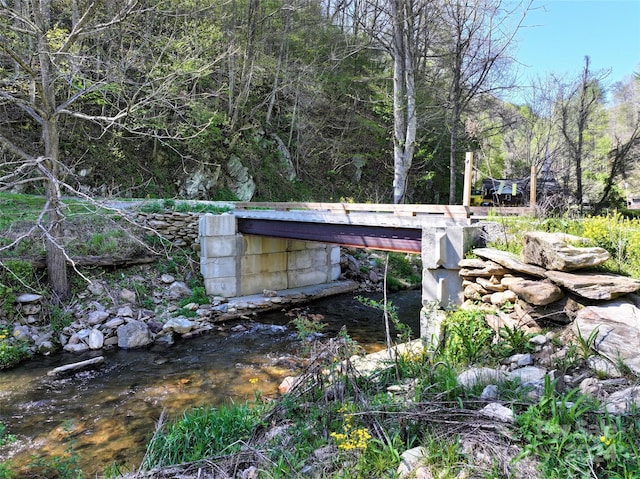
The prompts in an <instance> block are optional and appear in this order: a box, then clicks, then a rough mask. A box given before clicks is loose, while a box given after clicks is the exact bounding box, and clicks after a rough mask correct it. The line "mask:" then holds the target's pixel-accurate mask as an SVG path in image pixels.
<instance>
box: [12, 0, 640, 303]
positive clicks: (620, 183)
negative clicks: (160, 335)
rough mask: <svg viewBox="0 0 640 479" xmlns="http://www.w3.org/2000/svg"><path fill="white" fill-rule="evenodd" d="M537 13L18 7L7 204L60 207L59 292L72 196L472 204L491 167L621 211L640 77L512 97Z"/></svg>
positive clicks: (549, 84)
mask: <svg viewBox="0 0 640 479" xmlns="http://www.w3.org/2000/svg"><path fill="white" fill-rule="evenodd" d="M529 8H531V3H530V2H527V1H524V2H513V1H509V2H507V1H501V0H477V1H462V0H457V1H452V0H141V1H137V0H117V1H113V2H100V1H90V0H40V1H35V0H34V1H28V0H14V1H7V0H4V1H0V145H2V150H1V151H0V155H1V156H0V189H2V190H9V191H13V192H23V193H43V194H45V195H46V198H47V206H46V208H45V212H44V213H43V216H42V218H41V219H42V220H43V224H44V225H45V226H44V227H43V228H42V230H43V231H44V234H45V237H46V240H47V252H48V255H47V257H48V269H49V272H50V276H55V275H51V272H52V271H60V270H64V269H65V268H64V262H65V257H64V254H63V253H64V251H63V243H64V241H63V238H64V234H63V228H64V221H63V220H64V211H63V206H62V204H61V201H60V200H61V198H62V197H63V196H64V195H70V196H84V197H86V198H106V197H114V196H115V197H120V198H126V197H149V198H168V197H171V198H175V197H180V198H189V199H206V200H244V201H248V200H266V201H292V200H299V201H356V202H374V203H387V202H394V203H403V202H407V203H450V204H454V203H457V202H460V198H461V196H462V192H461V188H460V185H461V183H462V174H461V173H462V170H463V168H462V165H463V159H464V152H466V151H469V150H473V151H475V152H476V158H477V160H476V161H477V162H476V167H477V169H476V171H475V177H476V180H477V181H481V180H482V179H483V178H505V177H511V178H524V177H528V176H529V174H530V172H531V168H532V166H533V167H535V169H536V171H537V172H538V174H539V175H541V176H542V177H543V178H553V179H554V180H556V181H557V182H558V184H559V185H560V188H561V191H562V194H563V201H562V202H563V206H569V205H570V204H575V205H577V206H578V207H579V208H582V206H583V205H590V206H592V207H595V209H601V208H604V207H610V206H622V205H624V202H625V200H628V199H629V197H630V196H632V195H633V194H636V193H640V169H639V168H638V158H639V157H638V135H639V131H640V95H639V87H640V79H639V78H638V75H635V76H634V77H630V78H629V79H628V80H626V81H623V82H618V83H616V84H613V85H610V84H607V72H606V71H593V70H592V69H591V67H590V61H589V57H585V59H584V67H583V69H582V71H581V72H580V73H579V74H578V75H576V77H575V78H560V77H557V76H553V75H550V76H548V77H546V78H540V79H538V80H537V81H536V84H535V85H532V86H531V87H530V88H529V89H528V90H527V91H526V92H524V93H523V94H522V95H521V96H520V97H521V98H522V102H521V104H513V103H509V102H505V101H503V100H501V98H502V97H507V95H506V94H507V93H511V97H513V95H512V93H513V89H514V88H516V79H515V77H514V74H513V69H512V67H513V65H514V62H516V59H515V58H514V57H513V53H512V52H513V47H514V45H513V39H514V36H515V33H516V32H517V31H518V29H519V28H521V27H522V24H523V23H522V22H523V20H524V19H525V18H526V15H527V12H528V10H529ZM52 282H53V288H54V290H55V291H59V292H61V293H64V289H63V287H62V280H61V283H60V284H61V286H59V287H56V284H55V283H56V281H55V277H54V278H52ZM64 282H66V279H64Z"/></svg>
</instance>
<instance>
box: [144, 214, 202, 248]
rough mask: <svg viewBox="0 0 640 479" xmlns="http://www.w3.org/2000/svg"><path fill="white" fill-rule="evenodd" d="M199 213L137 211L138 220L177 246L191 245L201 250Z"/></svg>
mask: <svg viewBox="0 0 640 479" xmlns="http://www.w3.org/2000/svg"><path fill="white" fill-rule="evenodd" d="M199 219H200V214H199V213H178V212H177V211H172V212H167V213H145V212H137V213H136V220H137V221H138V222H139V223H140V224H141V225H143V226H148V227H149V228H152V229H154V230H156V231H157V232H158V234H159V235H160V236H162V237H163V238H164V239H166V240H167V241H171V243H173V244H174V245H175V246H182V247H191V248H193V249H194V250H196V251H198V250H199V244H198V243H199V240H198V221H199Z"/></svg>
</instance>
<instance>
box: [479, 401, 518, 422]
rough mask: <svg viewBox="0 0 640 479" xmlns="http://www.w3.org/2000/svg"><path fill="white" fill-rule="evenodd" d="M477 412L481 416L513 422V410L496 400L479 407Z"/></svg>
mask: <svg viewBox="0 0 640 479" xmlns="http://www.w3.org/2000/svg"><path fill="white" fill-rule="evenodd" d="M479 413H480V415H481V416H484V417H486V418H489V419H491V420H493V421H498V422H504V423H509V424H512V423H513V410H511V409H510V408H508V407H506V406H503V405H502V404H499V403H496V402H492V403H489V404H487V405H486V406H485V407H483V408H482V409H480V411H479Z"/></svg>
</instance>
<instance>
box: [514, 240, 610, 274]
mask: <svg viewBox="0 0 640 479" xmlns="http://www.w3.org/2000/svg"><path fill="white" fill-rule="evenodd" d="M587 242H588V240H587V239H586V238H580V237H579V236H573V235H568V234H564V233H545V232H541V231H532V232H529V233H527V234H526V235H525V236H524V248H523V250H522V258H523V260H524V262H525V263H531V264H536V265H539V266H542V267H543V268H546V269H550V270H556V271H573V270H576V269H583V268H590V267H593V266H597V265H599V264H602V263H604V262H605V261H607V260H608V259H609V253H608V252H607V250H605V249H604V248H598V247H576V246H572V245H570V244H569V243H573V244H576V243H577V244H586V243H587Z"/></svg>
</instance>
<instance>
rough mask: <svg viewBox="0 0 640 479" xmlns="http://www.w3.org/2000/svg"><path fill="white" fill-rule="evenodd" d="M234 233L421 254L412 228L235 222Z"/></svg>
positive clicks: (417, 232)
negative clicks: (236, 227)
mask: <svg viewBox="0 0 640 479" xmlns="http://www.w3.org/2000/svg"><path fill="white" fill-rule="evenodd" d="M238 231H239V232H240V233H244V234H251V235H259V236H273V237H276V238H290V239H298V240H305V241H319V242H321V243H334V244H339V245H344V246H351V247H355V248H370V249H378V250H383V251H398V252H403V253H416V254H420V253H422V230H421V229H413V228H390V227H380V226H360V225H348V224H333V223H302V222H295V221H279V220H259V219H249V218H238Z"/></svg>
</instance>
